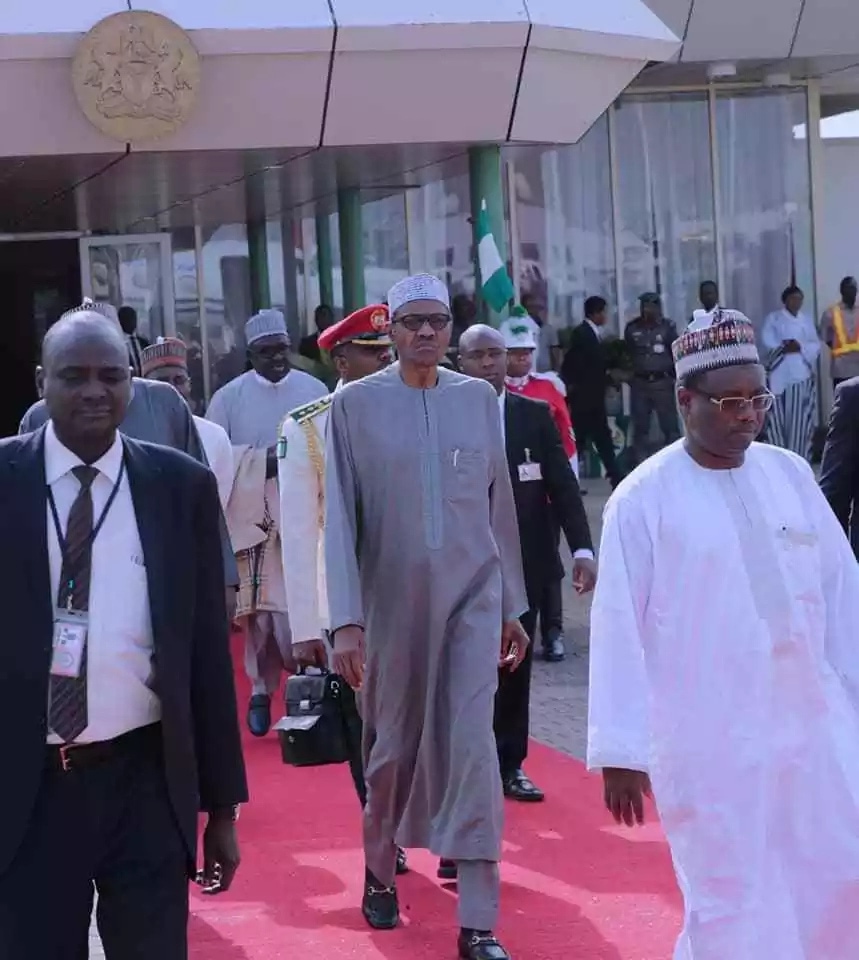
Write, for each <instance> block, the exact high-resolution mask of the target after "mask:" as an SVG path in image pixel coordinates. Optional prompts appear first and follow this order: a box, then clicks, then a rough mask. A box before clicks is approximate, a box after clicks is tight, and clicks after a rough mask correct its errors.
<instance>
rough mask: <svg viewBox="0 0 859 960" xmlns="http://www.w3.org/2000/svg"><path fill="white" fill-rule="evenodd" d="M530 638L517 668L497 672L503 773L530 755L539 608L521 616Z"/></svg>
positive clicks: (498, 734) (498, 735)
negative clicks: (533, 672) (533, 668)
mask: <svg viewBox="0 0 859 960" xmlns="http://www.w3.org/2000/svg"><path fill="white" fill-rule="evenodd" d="M521 622H522V626H523V627H524V628H525V632H526V633H527V634H528V637H529V639H530V640H531V642H530V643H529V644H528V652H527V654H526V655H525V659H524V660H523V661H522V663H521V664H520V666H519V669H518V670H514V671H513V673H511V672H510V671H509V670H499V672H498V692H497V693H496V694H495V743H496V745H497V747H498V763H499V766H500V767H501V776H502V777H504V776H507V775H509V774H511V773H513V772H514V771H516V770H518V769H519V768H520V767H521V766H522V764H523V763H524V762H525V758H526V757H527V756H528V728H529V724H530V701H531V667H532V664H533V654H534V634H535V632H536V627H537V611H536V610H533V609H532V610H529V611H528V612H527V613H526V614H525V615H524V616H523V617H522V619H521Z"/></svg>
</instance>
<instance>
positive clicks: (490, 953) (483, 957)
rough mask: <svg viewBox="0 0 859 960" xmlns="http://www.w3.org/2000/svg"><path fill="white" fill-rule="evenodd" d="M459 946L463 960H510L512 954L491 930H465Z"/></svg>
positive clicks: (461, 933)
mask: <svg viewBox="0 0 859 960" xmlns="http://www.w3.org/2000/svg"><path fill="white" fill-rule="evenodd" d="M457 946H458V947H459V955H460V957H462V960H510V954H509V953H508V952H507V951H506V950H505V949H504V947H502V946H501V944H500V943H499V942H498V940H497V939H496V938H495V936H494V935H493V934H492V932H491V931H489V930H466V929H464V928H463V929H462V930H460V931H459V940H458V941H457Z"/></svg>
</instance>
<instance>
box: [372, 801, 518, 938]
mask: <svg viewBox="0 0 859 960" xmlns="http://www.w3.org/2000/svg"><path fill="white" fill-rule="evenodd" d="M369 833H370V831H368V830H367V829H366V820H365V830H364V856H365V860H366V863H367V869H368V870H369V871H370V872H371V873H372V874H373V876H374V877H375V878H376V879H377V880H378V881H379V883H381V884H383V885H384V886H386V887H392V886H394V883H395V880H396V869H397V846H396V844H395V843H394V842H393V841H389V840H383V839H382V838H380V837H372V836H369ZM456 869H457V887H458V890H459V905H458V913H459V925H460V926H461V927H465V928H466V929H468V930H494V929H495V925H496V923H497V922H498V909H499V900H500V896H501V877H500V875H499V873H498V864H497V863H496V862H495V861H494V860H457V861H456Z"/></svg>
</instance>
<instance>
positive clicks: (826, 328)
mask: <svg viewBox="0 0 859 960" xmlns="http://www.w3.org/2000/svg"><path fill="white" fill-rule="evenodd" d="M840 290H841V300H840V301H839V302H838V303H836V304H834V305H833V306H831V307H830V308H829V309H828V310H827V311H826V312H825V313H824V314H823V316H822V317H821V320H820V332H821V335H822V337H823V340H824V342H825V343H826V345H827V347H829V349H830V351H831V352H832V381H833V383H834V385H835V386H836V387H837V386H838V384H839V383H841V382H842V381H843V380H849V379H850V378H851V377H856V376H859V307H857V306H856V294H857V291H859V286H857V284H856V279H855V278H854V277H845V278H844V279H843V280H842V281H841V287H840Z"/></svg>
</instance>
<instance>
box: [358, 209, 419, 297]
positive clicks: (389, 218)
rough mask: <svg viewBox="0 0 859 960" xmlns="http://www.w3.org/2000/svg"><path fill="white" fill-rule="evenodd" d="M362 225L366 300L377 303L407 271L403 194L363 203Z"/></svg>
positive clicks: (407, 244)
mask: <svg viewBox="0 0 859 960" xmlns="http://www.w3.org/2000/svg"><path fill="white" fill-rule="evenodd" d="M361 225H362V229H363V234H364V286H365V291H366V298H367V303H380V302H382V301H383V300H384V299H385V297H387V295H388V290H390V289H391V287H392V286H393V285H394V284H395V283H396V282H397V280H401V279H402V278H403V277H405V276H408V272H409V242H408V236H407V231H406V198H405V195H404V194H402V193H397V194H394V195H393V196H390V197H383V198H382V199H380V200H370V201H369V202H366V203H364V204H363V205H362V207H361Z"/></svg>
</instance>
